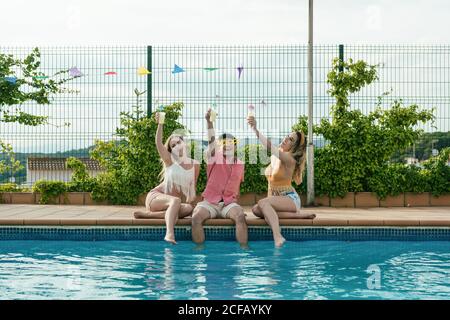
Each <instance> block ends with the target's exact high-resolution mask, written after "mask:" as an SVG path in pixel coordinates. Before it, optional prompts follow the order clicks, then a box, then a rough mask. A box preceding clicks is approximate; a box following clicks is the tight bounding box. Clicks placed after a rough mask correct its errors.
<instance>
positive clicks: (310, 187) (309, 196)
mask: <svg viewBox="0 0 450 320" xmlns="http://www.w3.org/2000/svg"><path fill="white" fill-rule="evenodd" d="M308 4H309V10H308V13H309V18H308V145H307V149H306V155H307V165H308V167H307V176H306V178H307V181H306V182H307V192H306V204H307V205H308V206H313V205H314V204H315V191H314V143H313V135H314V132H313V121H314V109H313V107H314V106H313V94H314V91H313V85H314V84H313V4H314V1H313V0H309V2H308Z"/></svg>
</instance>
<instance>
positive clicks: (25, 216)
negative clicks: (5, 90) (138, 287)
mask: <svg viewBox="0 0 450 320" xmlns="http://www.w3.org/2000/svg"><path fill="white" fill-rule="evenodd" d="M142 209H143V208H142V207H135V206H76V205H14V204H0V240H1V239H6V238H8V239H9V238H14V239H22V238H27V237H28V238H30V239H35V238H36V239H40V238H45V237H47V238H52V235H57V237H56V239H58V240H64V239H66V238H67V239H68V240H70V239H75V240H76V239H86V240H102V239H103V238H106V239H116V240H120V239H124V240H129V239H143V240H145V239H148V240H160V239H161V238H162V237H163V234H164V230H165V228H164V224H165V222H164V220H163V219H134V217H133V211H135V210H142ZM244 210H245V212H246V214H247V223H248V225H249V238H250V240H252V239H253V240H255V239H256V240H258V239H267V240H271V239H272V235H271V231H270V229H269V227H268V226H267V224H266V222H265V221H264V219H260V218H257V217H255V216H254V215H253V214H252V213H251V208H250V207H244ZM302 212H303V213H314V214H316V216H317V217H316V218H315V219H314V220H309V219H308V220H304V219H282V220H280V224H281V226H282V227H283V232H284V234H285V235H286V237H287V239H291V240H308V239H316V238H318V239H342V240H353V239H363V240H367V239H370V240H383V239H388V240H389V239H400V240H404V239H410V238H412V239H414V238H415V237H418V238H420V239H431V238H433V239H434V238H436V239H438V240H441V239H442V240H450V207H421V208H417V207H415V208H404V207H398V208H330V207H310V208H302ZM190 225H191V219H190V218H187V219H180V220H178V224H177V229H176V232H177V233H178V237H177V238H178V239H179V240H183V239H189V240H190V238H191V232H190ZM205 226H206V233H207V235H206V236H207V238H208V239H210V240H223V239H229V240H233V239H234V228H233V222H232V221H231V220H229V219H214V220H207V221H206V223H205ZM65 237H66V238H65ZM83 237H85V238H83ZM47 238H45V239H47Z"/></svg>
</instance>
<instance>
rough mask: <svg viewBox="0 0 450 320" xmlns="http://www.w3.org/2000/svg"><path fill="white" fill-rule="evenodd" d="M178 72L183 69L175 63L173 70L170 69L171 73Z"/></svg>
mask: <svg viewBox="0 0 450 320" xmlns="http://www.w3.org/2000/svg"><path fill="white" fill-rule="evenodd" d="M180 72H184V69H183V68H181V67H179V66H177V65H174V66H173V70H172V74H175V73H180Z"/></svg>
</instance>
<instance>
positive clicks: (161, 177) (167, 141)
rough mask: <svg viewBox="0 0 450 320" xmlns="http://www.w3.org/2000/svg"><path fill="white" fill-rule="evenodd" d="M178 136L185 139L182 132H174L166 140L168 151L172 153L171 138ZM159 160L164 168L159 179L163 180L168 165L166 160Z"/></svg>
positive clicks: (165, 144) (165, 145)
mask: <svg viewBox="0 0 450 320" xmlns="http://www.w3.org/2000/svg"><path fill="white" fill-rule="evenodd" d="M175 137H178V138H180V139H181V140H182V141H184V139H183V136H182V135H180V134H176V133H172V134H171V135H170V136H169V137H168V138H167V140H166V142H165V143H164V147H165V148H166V149H167V151H169V153H170V154H172V147H171V146H170V140H172V138H175ZM159 161H160V162H161V166H162V169H161V171H160V172H159V174H158V177H159V181H160V182H162V181H163V180H164V174H165V172H166V165H165V163H164V161H163V160H162V159H159Z"/></svg>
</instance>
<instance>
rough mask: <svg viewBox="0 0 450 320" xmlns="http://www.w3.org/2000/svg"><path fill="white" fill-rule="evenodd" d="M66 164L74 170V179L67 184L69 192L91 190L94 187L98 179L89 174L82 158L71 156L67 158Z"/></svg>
mask: <svg viewBox="0 0 450 320" xmlns="http://www.w3.org/2000/svg"><path fill="white" fill-rule="evenodd" d="M66 166H67V168H69V169H72V170H73V173H72V179H71V181H70V182H68V183H67V185H66V187H67V191H68V192H91V191H92V190H93V189H94V186H95V184H96V180H95V178H92V177H90V176H89V173H88V171H87V169H86V165H85V164H84V163H83V162H81V160H79V159H77V158H74V157H70V158H68V159H67V160H66Z"/></svg>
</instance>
